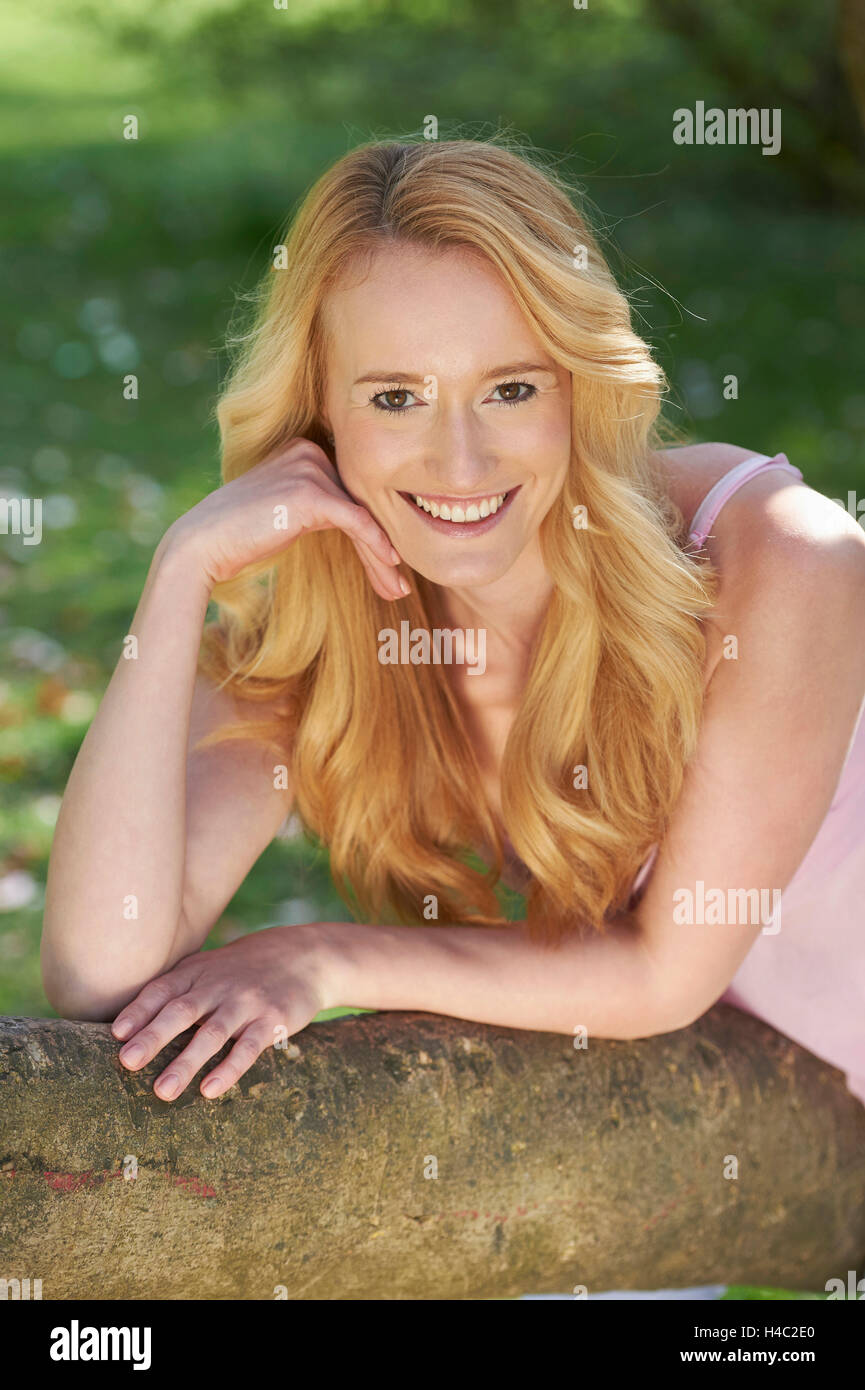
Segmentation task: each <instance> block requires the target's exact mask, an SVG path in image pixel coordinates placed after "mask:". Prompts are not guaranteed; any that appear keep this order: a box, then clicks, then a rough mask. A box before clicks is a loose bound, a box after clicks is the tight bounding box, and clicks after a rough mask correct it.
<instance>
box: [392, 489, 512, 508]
mask: <svg viewBox="0 0 865 1390" xmlns="http://www.w3.org/2000/svg"><path fill="white" fill-rule="evenodd" d="M401 491H402V492H403V495H404V496H405V497H422V498H423V499H424V501H425V502H439V503H441V502H444V503H445V504H446V505H447V506H451V505H452V504H453V505H455V506H457V507H462V506H465V505H466V504H468V505H469V506H471V504H472V503H473V502H483V501H484V500H485V499H486V498H489V497H501V496H502V494H503V493H507V492H513V491H514V488H513V487H496V488H490V490H489V492H475V493H472V495H471V497H459V496H457V495H455V494H454V493H452V492H424V491H423V489H422V488H419V487H418V488H405V489H401Z"/></svg>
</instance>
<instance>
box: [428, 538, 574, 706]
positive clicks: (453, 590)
mask: <svg viewBox="0 0 865 1390" xmlns="http://www.w3.org/2000/svg"><path fill="white" fill-rule="evenodd" d="M552 592H553V583H552V580H551V579H550V576H549V575H548V574H547V571H546V570H545V568H544V564H543V560H542V559H541V552H540V545H539V544H538V541H537V538H535V541H534V543H533V544H532V545H530V546H527V547H526V549H525V550H524V551H523V553H522V555H520V557H519V559H518V560H517V562H516V564H514V565H512V566H511V568H510V569H509V570H508V572H507V574H504V575H502V577H501V578H500V579H496V580H494V581H493V583H491V584H483V585H478V586H476V587H473V586H466V587H462V586H461V587H449V586H448V587H444V588H442V590H441V598H442V603H443V605H444V611H445V614H446V616H447V621H448V623H449V624H450V625H451V626H452V627H459V628H475V629H480V628H483V629H485V630H486V633H487V639H486V641H487V660H488V662H489V664H490V665H491V666H492V667H494V668H495V669H497V670H500V671H502V672H504V671H509V672H512V673H513V675H514V677H515V678H516V679H518V680H519V681H520V682H521V681H522V678H523V676H524V674H525V669H526V666H527V664H528V658H529V654H530V652H531V649H532V646H533V643H534V641H535V638H536V636H537V634H538V631H539V629H540V626H541V623H542V622H543V619H544V615H545V613H546V611H547V607H548V605H549V601H550V596H551V594H552Z"/></svg>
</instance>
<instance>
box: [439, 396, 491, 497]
mask: <svg viewBox="0 0 865 1390" xmlns="http://www.w3.org/2000/svg"><path fill="white" fill-rule="evenodd" d="M431 413H432V414H433V417H434V418H433V420H432V422H431V429H430V433H429V435H428V437H427V439H426V441H425V442H426V454H425V459H424V464H425V471H426V474H427V477H428V478H429V480H430V484H431V485H433V488H434V490H435V491H437V492H441V493H445V494H448V493H451V494H453V495H454V496H456V497H459V496H466V497H469V496H471V495H472V494H474V493H478V492H482V491H483V490H484V487H485V485H486V484H487V483H488V482H489V481H490V479H492V478H494V477H495V474H496V470H497V466H498V457H497V454H496V451H495V450H494V449H493V448H492V444H491V441H490V439H489V437H488V435H487V433H486V431H485V429H484V425H483V422H482V421H481V420H479V419H478V417H477V415H476V414H475V412H474V411H473V410H472V409H471V407H470V406H468V405H466V406H462V405H459V404H457V403H456V402H453V403H451V404H450V405H445V404H444V402H443V401H441V400H439V402H438V408H437V409H436V410H435V411H433V412H431Z"/></svg>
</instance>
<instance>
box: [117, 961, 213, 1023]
mask: <svg viewBox="0 0 865 1390" xmlns="http://www.w3.org/2000/svg"><path fill="white" fill-rule="evenodd" d="M194 975H195V971H194V969H193V967H192V964H191V962H187V961H181V962H180V964H179V965H176V966H175V967H174V969H173V970H169V971H168V972H167V973H166V974H165V975H158V976H157V977H156V979H155V980H150V982H149V983H148V984H146V985H145V986H144V988H143V989H142V990H140V991H139V993H138V994H137V995H136V996H135V998H134V999H133V1000H131V1002H130V1003H128V1004H127V1005H126V1007H125V1008H123V1009H121V1010H120V1013H119V1014H118V1015H117V1017H116V1018H115V1020H114V1022H113V1023H112V1025H111V1031H112V1033H113V1034H114V1036H115V1038H119V1039H120V1040H121V1041H122V1040H123V1039H124V1038H131V1037H132V1035H133V1034H134V1033H137V1032H138V1030H139V1028H143V1027H144V1025H145V1023H149V1022H150V1020H151V1019H152V1018H153V1017H154V1015H155V1014H158V1013H159V1010H160V1009H162V1008H164V1007H165V1005H166V1004H167V1003H168V1001H169V1000H170V999H174V998H176V997H177V995H179V994H185V993H186V991H187V990H188V989H189V988H190V986H191V985H192V983H193V979H194Z"/></svg>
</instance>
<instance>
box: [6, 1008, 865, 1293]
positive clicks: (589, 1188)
mask: <svg viewBox="0 0 865 1390" xmlns="http://www.w3.org/2000/svg"><path fill="white" fill-rule="evenodd" d="M183 1041H184V1040H181V1041H180V1042H178V1043H177V1044H175V1045H173V1046H172V1047H171V1048H170V1049H166V1051H165V1052H164V1053H163V1054H161V1056H160V1058H159V1059H158V1062H157V1064H153V1065H151V1066H150V1067H148V1068H147V1069H146V1070H145V1071H144V1072H143V1073H139V1074H138V1075H135V1076H133V1075H131V1074H130V1073H128V1072H126V1071H124V1070H123V1069H122V1068H121V1066H120V1064H119V1062H118V1060H117V1049H118V1044H117V1043H115V1042H114V1040H113V1039H112V1038H111V1036H110V1034H109V1031H108V1027H107V1026H106V1025H102V1024H92V1023H69V1022H66V1021H63V1020H47V1019H7V1020H0V1117H2V1118H0V1278H6V1279H11V1278H19V1279H24V1278H28V1277H29V1278H30V1279H31V1280H33V1279H41V1280H42V1290H43V1292H42V1296H43V1298H45V1299H104V1298H107V1299H146V1298H157V1299H273V1298H275V1297H288V1298H290V1299H361V1298H367V1299H391V1298H411V1299H442V1298H494V1297H498V1298H502V1297H507V1296H512V1295H518V1294H521V1293H542V1292H554V1291H555V1292H570V1291H572V1290H573V1289H574V1288H575V1287H576V1286H585V1287H586V1288H587V1289H588V1291H589V1292H598V1291H600V1290H603V1289H615V1288H642V1289H650V1288H671V1287H685V1286H691V1285H695V1284H702V1283H730V1282H735V1283H741V1282H744V1283H756V1284H768V1285H774V1286H778V1287H787V1288H792V1289H813V1290H822V1289H823V1288H824V1286H825V1283H826V1280H827V1279H829V1278H832V1277H841V1278H844V1279H846V1276H847V1271H848V1269H856V1270H858V1271H859V1272H860V1274H861V1273H862V1272H865V1261H863V1256H865V1203H863V1192H865V1107H863V1106H862V1105H861V1104H860V1102H859V1101H858V1100H857V1099H856V1098H855V1097H854V1096H852V1095H851V1094H850V1092H849V1091H848V1090H847V1088H846V1086H845V1084H844V1079H843V1076H842V1075H841V1073H840V1072H838V1071H836V1070H834V1069H833V1068H831V1067H829V1066H827V1065H825V1064H824V1063H822V1062H820V1061H819V1060H818V1059H817V1058H815V1057H814V1056H812V1055H811V1054H810V1053H808V1052H806V1051H805V1050H804V1049H803V1048H800V1047H798V1046H797V1045H796V1044H794V1043H793V1042H791V1041H790V1040H789V1039H787V1038H786V1037H784V1036H782V1035H781V1034H779V1033H776V1032H774V1031H773V1030H772V1029H770V1028H768V1027H766V1026H765V1025H764V1024H762V1023H760V1022H758V1021H757V1020H756V1019H753V1018H751V1017H750V1016H748V1015H746V1014H744V1013H742V1012H740V1011H739V1010H736V1009H733V1008H730V1007H727V1006H716V1007H715V1008H714V1009H712V1010H711V1011H710V1012H709V1013H708V1014H706V1015H705V1016H704V1017H703V1018H702V1019H700V1021H699V1022H698V1023H696V1024H695V1025H694V1026H693V1027H691V1028H689V1029H685V1030H682V1031H680V1032H676V1033H670V1034H667V1035H665V1036H663V1037H657V1038H650V1039H647V1040H644V1041H639V1042H629V1043H624V1042H602V1041H596V1040H593V1039H590V1040H589V1044H588V1047H587V1048H586V1049H584V1050H583V1049H577V1048H575V1046H574V1040H572V1039H570V1038H567V1037H562V1036H559V1035H555V1034H547V1033H528V1032H521V1031H516V1030H510V1029H505V1028H492V1027H485V1026H481V1025H477V1024H468V1023H463V1022H460V1021H458V1020H454V1019H447V1018H440V1017H437V1016H435V1015H431V1014H408V1013H403V1014H398V1013H389V1014H367V1015H363V1016H360V1017H350V1018H341V1019H337V1020H333V1021H331V1022H328V1023H318V1024H313V1025H312V1026H310V1027H309V1028H308V1029H306V1030H305V1031H304V1032H303V1033H301V1034H299V1035H298V1036H297V1038H296V1039H294V1040H293V1042H292V1043H291V1044H290V1045H289V1048H288V1050H285V1051H280V1050H278V1049H272V1050H270V1051H269V1052H268V1054H266V1055H265V1056H264V1057H262V1058H261V1060H260V1061H259V1062H258V1063H257V1064H256V1065H255V1067H254V1068H252V1070H251V1071H250V1072H249V1073H247V1075H246V1076H245V1077H243V1078H242V1080H241V1081H240V1083H239V1084H238V1085H237V1086H235V1087H234V1088H233V1089H232V1091H230V1092H229V1093H228V1094H227V1095H226V1096H224V1097H222V1098H220V1099H218V1100H215V1101H207V1100H205V1099H204V1098H203V1097H202V1096H201V1095H200V1094H199V1092H198V1090H197V1088H193V1089H190V1090H188V1091H187V1092H185V1093H184V1094H183V1095H182V1096H181V1098H180V1100H178V1101H176V1102H174V1104H167V1103H165V1102H163V1101H160V1100H158V1099H157V1098H156V1096H155V1095H154V1094H153V1091H152V1089H151V1087H152V1083H153V1080H154V1079H155V1077H156V1076H157V1075H158V1074H159V1072H161V1071H162V1070H163V1069H164V1066H165V1064H166V1058H167V1054H168V1053H169V1052H170V1053H171V1054H172V1055H173V1054H174V1053H175V1052H176V1051H178V1050H179V1049H180V1046H182V1045H183ZM208 1069H209V1068H208ZM136 1165H137V1176H134V1174H135V1172H136ZM736 1168H737V1170H738V1176H725V1174H728V1175H729V1174H732V1173H733V1172H734V1171H735V1170H736ZM433 1174H437V1176H433Z"/></svg>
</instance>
